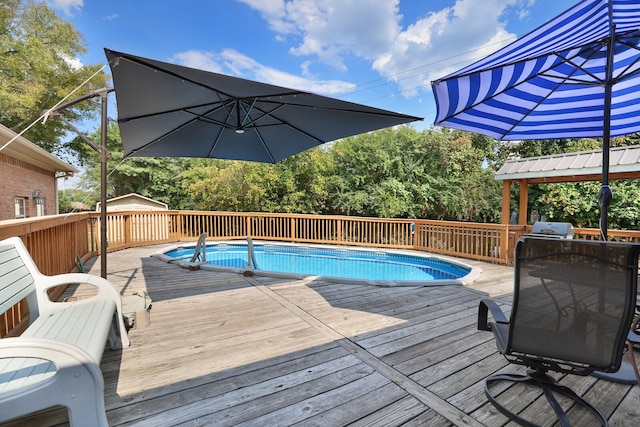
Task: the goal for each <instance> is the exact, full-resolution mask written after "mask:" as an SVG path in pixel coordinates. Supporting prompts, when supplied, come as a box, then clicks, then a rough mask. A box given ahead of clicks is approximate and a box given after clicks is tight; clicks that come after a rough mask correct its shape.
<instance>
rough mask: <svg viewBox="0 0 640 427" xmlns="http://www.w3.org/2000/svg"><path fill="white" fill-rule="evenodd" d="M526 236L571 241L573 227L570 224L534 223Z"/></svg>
mask: <svg viewBox="0 0 640 427" xmlns="http://www.w3.org/2000/svg"><path fill="white" fill-rule="evenodd" d="M528 236H545V237H556V238H558V239H573V225H572V224H571V223H570V222H546V221H536V222H535V223H534V224H533V226H532V228H531V234H528Z"/></svg>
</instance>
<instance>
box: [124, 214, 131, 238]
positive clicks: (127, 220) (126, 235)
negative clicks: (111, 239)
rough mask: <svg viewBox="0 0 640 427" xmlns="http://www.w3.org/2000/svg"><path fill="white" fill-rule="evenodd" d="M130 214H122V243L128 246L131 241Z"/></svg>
mask: <svg viewBox="0 0 640 427" xmlns="http://www.w3.org/2000/svg"><path fill="white" fill-rule="evenodd" d="M131 223H132V221H131V215H130V214H125V215H124V245H125V246H128V245H129V244H130V243H131Z"/></svg>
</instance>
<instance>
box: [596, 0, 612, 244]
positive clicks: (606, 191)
mask: <svg viewBox="0 0 640 427" xmlns="http://www.w3.org/2000/svg"><path fill="white" fill-rule="evenodd" d="M609 8H611V4H610V5H609ZM610 13H611V11H610ZM615 32H616V26H615V25H610V26H609V46H608V49H607V64H606V70H605V80H604V117H603V120H604V122H603V124H602V125H603V126H602V127H603V132H602V186H601V187H600V192H599V193H598V204H599V205H600V240H603V241H607V240H608V236H607V229H608V228H609V219H608V218H609V205H610V204H611V200H612V199H613V192H612V191H611V188H610V187H609V146H610V144H611V143H610V138H611V93H612V91H613V54H614V48H615Z"/></svg>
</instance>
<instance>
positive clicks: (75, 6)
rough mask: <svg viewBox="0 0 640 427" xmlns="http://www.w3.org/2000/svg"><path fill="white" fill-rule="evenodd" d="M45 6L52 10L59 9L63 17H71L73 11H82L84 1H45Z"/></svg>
mask: <svg viewBox="0 0 640 427" xmlns="http://www.w3.org/2000/svg"><path fill="white" fill-rule="evenodd" d="M47 5H48V6H49V7H51V8H53V9H60V10H62V11H63V12H64V13H65V15H67V16H71V15H73V12H74V10H80V9H82V7H83V6H84V0H47Z"/></svg>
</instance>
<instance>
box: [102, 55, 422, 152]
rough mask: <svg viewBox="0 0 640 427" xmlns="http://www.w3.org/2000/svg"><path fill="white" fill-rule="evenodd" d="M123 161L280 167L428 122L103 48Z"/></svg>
mask: <svg viewBox="0 0 640 427" xmlns="http://www.w3.org/2000/svg"><path fill="white" fill-rule="evenodd" d="M105 53H106V55H107V59H108V61H109V65H110V67H111V75H112V77H113V84H114V88H115V92H116V102H117V105H118V125H119V127H120V134H121V138H122V144H123V146H124V154H125V157H128V156H141V157H210V158H218V159H230V160H249V161H255V162H264V163H276V162H278V161H280V160H282V159H284V158H285V157H288V156H291V155H293V154H296V153H298V152H301V151H304V150H307V149H309V148H311V147H314V146H316V145H319V144H322V143H325V142H329V141H334V140H337V139H340V138H344V137H347V136H352V135H356V134H360V133H364V132H368V131H372V130H376V129H381V128H385V127H389V126H394V125H399V124H403V123H408V122H412V121H414V120H422V119H421V118H419V117H413V116H409V115H405V114H398V113H394V112H391V111H386V110H381V109H378V108H373V107H368V106H365V105H360V104H354V103H351V102H346V101H341V100H338V99H334V98H329V97H326V96H320V95H316V94H312V93H308V92H303V91H300V90H294V89H288V88H285V87H279V86H274V85H270V84H265V83H259V82H255V81H251V80H245V79H241V78H237V77H231V76H227V75H223V74H217V73H212V72H208V71H203V70H198V69H193V68H188V67H183V66H179V65H175V64H170V63H166V62H160V61H156V60H152V59H147V58H142V57H139V56H134V55H129V54H126V53H121V52H115V51H112V50H109V49H105Z"/></svg>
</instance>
